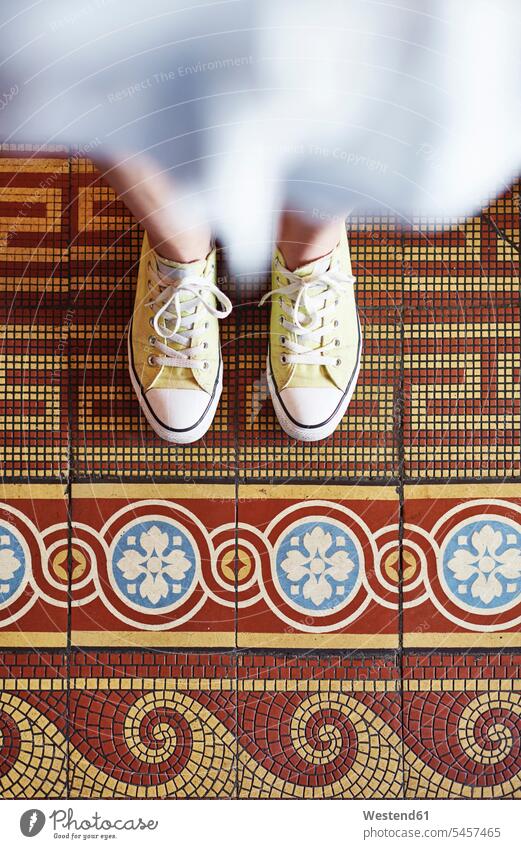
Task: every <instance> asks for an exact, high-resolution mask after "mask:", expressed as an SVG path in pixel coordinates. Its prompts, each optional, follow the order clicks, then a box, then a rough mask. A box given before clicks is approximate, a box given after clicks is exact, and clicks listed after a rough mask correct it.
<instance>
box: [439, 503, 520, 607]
mask: <svg viewBox="0 0 521 849" xmlns="http://www.w3.org/2000/svg"><path fill="white" fill-rule="evenodd" d="M442 567H443V577H444V579H445V582H446V584H447V587H448V589H449V591H450V592H451V594H452V595H453V596H454V598H455V600H456V601H457V602H458V603H459V604H463V605H464V606H467V607H470V608H472V609H475V610H482V611H487V610H490V611H494V610H497V608H499V607H501V608H503V609H507V608H508V607H513V606H514V604H516V602H517V601H519V600H520V597H521V527H519V526H518V525H514V524H510V523H507V522H503V521H501V520H500V519H492V518H486V519H482V520H478V521H470V522H468V524H466V525H464V526H463V527H462V526H460V527H459V528H458V529H457V530H456V531H455V532H454V533H453V535H452V536H451V537H450V538H449V540H448V542H447V543H446V544H445V546H444V552H443V563H442Z"/></svg>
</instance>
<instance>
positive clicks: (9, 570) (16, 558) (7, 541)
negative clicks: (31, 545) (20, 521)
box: [0, 525, 27, 605]
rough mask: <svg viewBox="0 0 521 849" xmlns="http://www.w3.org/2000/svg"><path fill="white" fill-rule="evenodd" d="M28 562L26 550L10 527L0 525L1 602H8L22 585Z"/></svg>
mask: <svg viewBox="0 0 521 849" xmlns="http://www.w3.org/2000/svg"><path fill="white" fill-rule="evenodd" d="M26 570H27V563H26V557H25V553H24V550H23V548H22V545H21V543H20V540H19V539H18V537H17V536H15V535H14V533H13V532H12V530H11V529H10V528H7V527H6V526H5V525H0V604H2V605H3V604H8V603H9V602H10V601H12V600H13V598H14V596H15V595H16V594H17V593H18V590H19V589H20V587H21V586H22V583H23V582H24V580H25V577H26Z"/></svg>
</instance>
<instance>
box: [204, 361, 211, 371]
mask: <svg viewBox="0 0 521 849" xmlns="http://www.w3.org/2000/svg"><path fill="white" fill-rule="evenodd" d="M203 368H204V369H207V368H210V363H209V362H208V360H205V361H204V363H203Z"/></svg>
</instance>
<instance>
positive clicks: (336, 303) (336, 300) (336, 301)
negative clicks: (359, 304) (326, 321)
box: [335, 298, 339, 307]
mask: <svg viewBox="0 0 521 849" xmlns="http://www.w3.org/2000/svg"><path fill="white" fill-rule="evenodd" d="M338 303H339V301H338V298H335V307H337V306H338Z"/></svg>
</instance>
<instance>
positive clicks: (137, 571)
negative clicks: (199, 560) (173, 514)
mask: <svg viewBox="0 0 521 849" xmlns="http://www.w3.org/2000/svg"><path fill="white" fill-rule="evenodd" d="M111 565H112V573H113V576H114V579H115V581H116V585H117V588H118V589H119V591H120V594H121V596H122V597H123V598H124V599H125V600H126V601H129V602H131V604H132V605H133V606H137V607H139V608H142V609H144V610H147V609H148V610H157V611H160V610H162V609H164V608H171V607H172V606H173V605H176V604H177V603H179V602H180V601H182V600H183V599H184V598H185V597H186V596H187V595H188V593H189V592H190V590H191V589H192V587H193V584H194V578H195V569H196V552H195V550H194V546H193V544H192V542H191V541H190V540H189V538H188V536H187V535H186V534H185V533H184V532H183V530H182V529H181V528H180V527H178V526H177V525H175V524H174V523H171V522H168V521H162V520H160V519H150V520H146V521H142V520H139V521H137V522H135V523H134V524H132V525H131V526H130V527H127V528H126V529H125V531H124V532H123V534H122V535H121V537H120V539H119V540H118V542H117V545H116V546H115V548H114V552H113V555H112V564H111Z"/></svg>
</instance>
